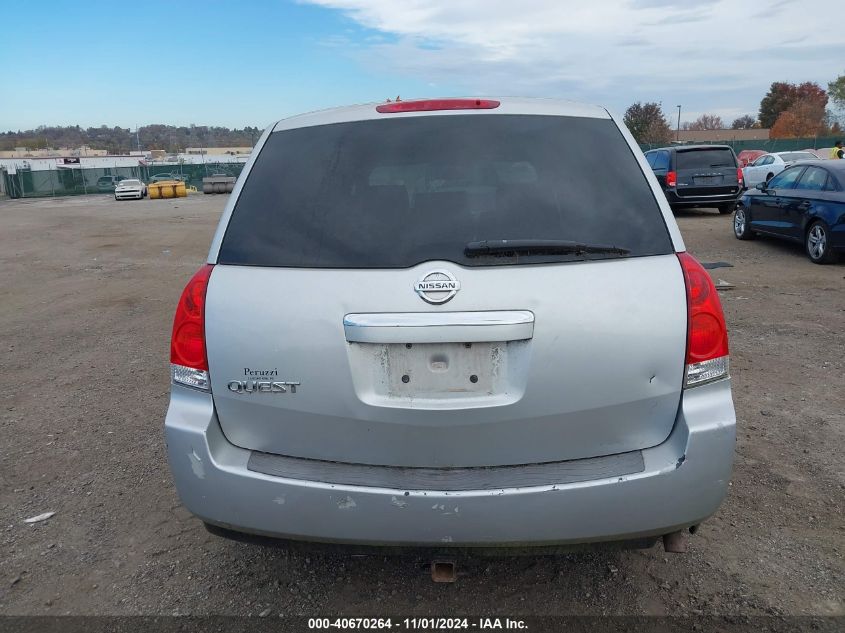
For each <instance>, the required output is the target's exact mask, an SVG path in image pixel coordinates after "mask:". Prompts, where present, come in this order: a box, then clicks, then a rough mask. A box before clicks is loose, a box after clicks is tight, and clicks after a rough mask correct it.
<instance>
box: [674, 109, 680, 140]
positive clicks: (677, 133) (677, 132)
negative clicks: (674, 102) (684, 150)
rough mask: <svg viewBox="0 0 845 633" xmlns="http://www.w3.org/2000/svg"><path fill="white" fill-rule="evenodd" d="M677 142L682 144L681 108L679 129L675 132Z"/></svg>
mask: <svg viewBox="0 0 845 633" xmlns="http://www.w3.org/2000/svg"><path fill="white" fill-rule="evenodd" d="M675 141H677V142H678V143H680V142H681V106H678V129H677V131H676V132H675Z"/></svg>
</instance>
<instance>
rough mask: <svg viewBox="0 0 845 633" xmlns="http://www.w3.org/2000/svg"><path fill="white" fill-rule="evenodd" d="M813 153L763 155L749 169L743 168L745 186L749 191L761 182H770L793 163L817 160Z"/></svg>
mask: <svg viewBox="0 0 845 633" xmlns="http://www.w3.org/2000/svg"><path fill="white" fill-rule="evenodd" d="M817 159H818V156H816V155H815V154H813V153H812V152H775V153H774V154H763V155H762V156H760V157H759V158H758V159H757V160H755V161H754V162H753V163H751V164H750V165H749V166H748V167H743V169H742V175H743V178H744V180H745V186H746V187H748V188H749V189H750V188H751V187H753V186H754V185H758V184H760V183H761V182H768V181H769V180H770V179H771V178H772V177H773V176H775V175H777V174H779V173H780V172H782V171H783V170H784V169H786V168H787V167H789V166H790V165H791V164H792V163H794V162H795V161H799V160H817Z"/></svg>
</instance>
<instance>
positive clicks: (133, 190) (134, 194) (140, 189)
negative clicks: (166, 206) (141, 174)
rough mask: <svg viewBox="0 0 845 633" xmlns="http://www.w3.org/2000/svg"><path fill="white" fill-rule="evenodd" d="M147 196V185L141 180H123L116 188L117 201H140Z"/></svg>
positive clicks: (115, 196)
mask: <svg viewBox="0 0 845 633" xmlns="http://www.w3.org/2000/svg"><path fill="white" fill-rule="evenodd" d="M146 195H147V185H145V184H144V183H142V182H141V181H140V180H134V179H128V180H121V181H120V182H119V183H117V186H116V187H115V188H114V199H115V200H140V199H141V198H143V197H144V196H146Z"/></svg>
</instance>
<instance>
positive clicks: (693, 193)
mask: <svg viewBox="0 0 845 633" xmlns="http://www.w3.org/2000/svg"><path fill="white" fill-rule="evenodd" d="M645 157H646V160H647V161H648V164H649V166H650V167H651V169H652V171H653V172H654V175H655V176H656V177H657V181H658V182H659V183H660V186H661V187H662V189H663V193H664V195H665V196H666V199H667V200H668V201H669V205H670V206H671V207H672V208H673V209H678V208H684V207H715V208H717V209H718V210H719V213H731V212H732V211H733V210H734V207H735V206H736V201H737V198H738V197H739V196H740V194H741V193H742V190H743V179H742V169H741V168H740V167H739V165H738V163H737V160H736V155H735V154H734V151H733V149H731V148H730V147H729V146H728V145H685V146H682V147H662V148H660V149H654V150H651V151H648V152H646V154H645Z"/></svg>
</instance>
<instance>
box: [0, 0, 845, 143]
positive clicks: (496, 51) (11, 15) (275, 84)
mask: <svg viewBox="0 0 845 633" xmlns="http://www.w3.org/2000/svg"><path fill="white" fill-rule="evenodd" d="M0 15H2V18H3V23H4V26H3V27H2V33H3V34H2V36H0V59H2V61H3V63H2V68H3V71H2V73H0V130H18V129H29V128H34V127H37V126H38V125H81V126H83V127H88V126H99V125H108V126H120V127H125V128H132V129H134V128H135V127H137V126H139V125H147V124H151V123H167V124H174V125H188V124H191V123H194V124H196V125H224V126H227V127H243V126H245V125H257V126H259V127H264V126H266V125H268V124H269V123H271V122H272V121H275V120H278V119H279V118H283V117H285V116H289V115H292V114H297V113H301V112H306V111H310V110H316V109H322V108H327V107H332V106H339V105H349V104H354V103H365V102H375V101H383V100H384V99H386V98H388V97H390V98H394V97H395V96H397V95H401V97H402V98H403V99H409V98H414V97H432V96H513V95H518V96H537V97H554V98H564V99H573V100H576V101H585V102H588V103H595V104H599V105H602V106H604V107H607V108H609V109H611V110H612V111H615V112H618V113H622V112H623V111H624V110H625V108H626V107H627V106H628V105H630V104H631V103H633V102H635V101H656V102H660V103H661V104H662V106H663V108H664V111H665V112H666V114H667V115H668V116H669V117H670V119H671V120H672V123H673V124H675V123H676V120H677V119H676V117H677V114H678V110H677V106H678V105H681V120H682V121H688V120H693V119H695V118H696V117H697V116H698V115H700V114H702V113H705V112H708V113H714V114H718V115H720V116H721V117H722V118H723V119H724V120H725V122H726V123H728V124H729V123H730V121H731V120H733V118H735V117H738V116H741V115H743V114H752V115H755V116H756V113H757V109H758V106H759V103H760V99H761V98H762V97H763V95H764V94H765V93H766V90H767V89H768V87H769V85H770V84H771V83H772V81H792V82H801V81H816V82H818V83H820V84H821V85H822V86H823V87H826V85H827V82H829V81H831V80H833V79H835V78H836V77H837V76H838V75H841V74H845V37H843V34H842V27H843V24H845V0H745V1H738V0H679V1H675V0H593V1H592V2H590V1H585V0H577V1H571V0H236V1H234V0H223V1H221V0H166V1H159V0H145V1H143V2H137V3H131V4H130V3H117V2H114V1H113V0H110V1H108V2H105V1H101V0H86V1H84V2H82V1H75V2H74V1H70V2H68V1H61V0H54V1H48V0H26V1H25V2H19V1H18V2H9V3H3V11H2V13H1V14H0Z"/></svg>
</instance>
